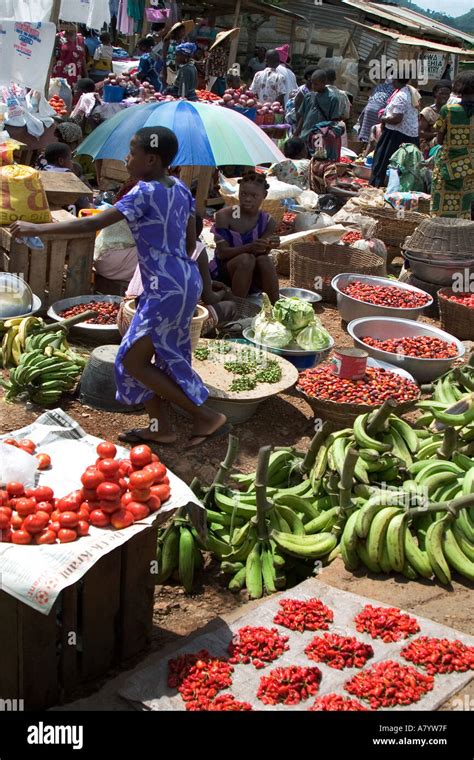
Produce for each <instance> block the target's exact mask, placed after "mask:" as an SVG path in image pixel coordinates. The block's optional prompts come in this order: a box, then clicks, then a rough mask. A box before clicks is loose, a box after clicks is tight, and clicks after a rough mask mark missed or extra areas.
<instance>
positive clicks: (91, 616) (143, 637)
mask: <svg viewBox="0 0 474 760" xmlns="http://www.w3.org/2000/svg"><path fill="white" fill-rule="evenodd" d="M157 531H158V528H157V527H151V528H148V529H146V530H144V531H142V532H141V533H139V534H138V535H135V536H134V537H133V538H131V539H130V540H129V541H127V543H125V544H122V546H119V547H117V548H116V549H114V550H113V551H111V552H109V553H108V554H106V555H105V556H104V557H102V559H100V560H99V561H98V562H96V564H95V565H94V566H93V567H92V568H91V569H90V570H89V571H88V572H87V573H86V575H84V576H83V577H82V578H81V580H79V581H77V582H76V583H74V585H72V586H68V587H67V588H65V589H64V590H63V591H62V592H61V593H60V595H59V597H58V599H57V600H56V602H55V604H54V606H53V608H52V610H51V612H50V613H49V615H42V614H41V613H40V612H37V611H36V610H34V609H32V608H31V607H28V606H27V605H26V604H23V603H22V602H19V601H17V600H16V599H14V598H13V597H11V596H9V595H8V594H7V593H5V592H4V591H0V649H1V651H3V652H7V653H8V656H6V657H4V658H3V662H2V666H1V668H0V694H1V695H2V698H3V699H23V700H24V705H25V709H26V710H44V709H46V708H48V707H51V706H53V705H57V704H60V703H62V702H64V701H67V700H68V698H70V696H71V694H73V692H74V690H75V689H77V688H78V687H79V686H83V685H85V684H87V682H88V681H91V680H93V679H97V678H100V677H102V676H104V675H105V674H106V673H107V672H108V671H109V670H110V669H111V668H112V667H116V666H117V665H119V664H121V663H123V662H124V661H126V660H128V659H130V658H131V657H134V656H136V655H137V654H139V653H140V652H142V651H143V650H144V649H146V647H147V646H148V645H149V643H150V640H151V635H152V629H153V590H154V581H153V575H152V574H151V572H150V563H151V562H152V561H153V560H154V558H155V556H156V538H157Z"/></svg>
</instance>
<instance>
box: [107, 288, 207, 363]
mask: <svg viewBox="0 0 474 760" xmlns="http://www.w3.org/2000/svg"><path fill="white" fill-rule="evenodd" d="M135 312H136V306H135V299H133V300H129V301H124V302H123V304H121V310H120V312H119V316H118V318H117V323H118V328H119V332H120V334H121V335H122V336H123V335H125V333H126V332H127V330H128V328H129V327H130V323H131V321H132V319H133V317H134V316H135ZM208 317H209V312H208V310H207V309H206V308H205V307H204V306H201V304H198V305H197V306H196V311H195V312H194V317H193V318H192V320H191V328H190V331H189V333H190V336H191V351H194V349H195V348H196V346H197V344H198V343H199V338H200V337H201V331H202V328H203V326H204V322H205V321H206V319H207V318H208Z"/></svg>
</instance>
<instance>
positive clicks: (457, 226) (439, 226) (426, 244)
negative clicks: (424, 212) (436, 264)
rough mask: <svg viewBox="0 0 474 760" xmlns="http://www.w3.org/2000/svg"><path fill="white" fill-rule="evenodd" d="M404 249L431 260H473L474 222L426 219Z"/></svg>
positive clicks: (411, 235)
mask: <svg viewBox="0 0 474 760" xmlns="http://www.w3.org/2000/svg"><path fill="white" fill-rule="evenodd" d="M403 248H405V249H406V250H407V251H412V252H413V253H416V252H419V253H423V257H424V258H426V259H429V258H443V259H449V258H451V257H452V258H463V257H464V256H466V257H468V258H472V256H473V251H474V222H469V221H468V220H467V219H447V218H444V217H433V218H430V219H425V220H424V221H423V222H422V223H421V224H420V225H419V226H418V227H417V228H416V230H414V231H413V233H410V237H409V238H408V239H407V240H405V241H404V244H403Z"/></svg>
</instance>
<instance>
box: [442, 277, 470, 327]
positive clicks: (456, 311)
mask: <svg viewBox="0 0 474 760" xmlns="http://www.w3.org/2000/svg"><path fill="white" fill-rule="evenodd" d="M452 295H453V291H452V288H441V290H439V291H438V301H439V314H440V321H441V329H442V330H446V332H448V333H449V334H450V335H454V337H455V338H457V339H458V340H474V309H472V308H470V307H469V306H463V305H462V303H456V301H450V300H449V299H448V296H452Z"/></svg>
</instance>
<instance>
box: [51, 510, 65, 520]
mask: <svg viewBox="0 0 474 760" xmlns="http://www.w3.org/2000/svg"><path fill="white" fill-rule="evenodd" d="M61 515H62V512H60V511H59V509H53V511H52V512H51V515H50V517H51V520H52V522H57V521H58V520H59V518H60V516H61Z"/></svg>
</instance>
